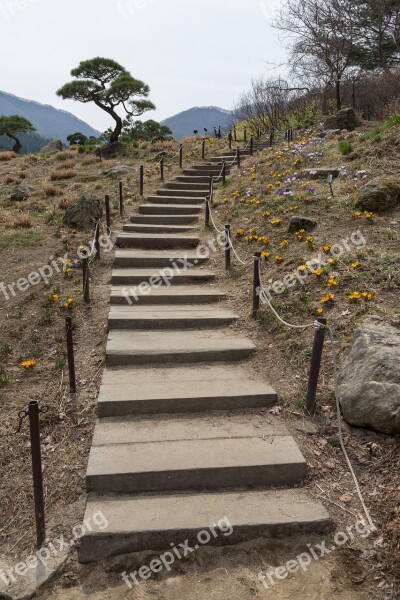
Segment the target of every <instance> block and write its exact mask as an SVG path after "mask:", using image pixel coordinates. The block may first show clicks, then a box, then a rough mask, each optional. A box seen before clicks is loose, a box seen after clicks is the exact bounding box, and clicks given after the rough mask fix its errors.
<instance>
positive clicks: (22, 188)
mask: <svg viewBox="0 0 400 600" xmlns="http://www.w3.org/2000/svg"><path fill="white" fill-rule="evenodd" d="M34 191H35V188H34V186H33V185H28V184H26V183H21V184H20V185H17V186H16V187H15V188H14V189H13V191H12V192H11V196H10V198H11V200H26V199H27V198H29V197H30V196H31V195H32V192H34Z"/></svg>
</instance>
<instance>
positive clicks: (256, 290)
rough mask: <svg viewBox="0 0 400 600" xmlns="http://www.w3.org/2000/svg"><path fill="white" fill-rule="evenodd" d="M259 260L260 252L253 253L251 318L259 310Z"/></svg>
mask: <svg viewBox="0 0 400 600" xmlns="http://www.w3.org/2000/svg"><path fill="white" fill-rule="evenodd" d="M260 260H261V252H255V253H254V257H253V317H255V316H256V315H257V312H258V309H259V308H260V287H261V282H260Z"/></svg>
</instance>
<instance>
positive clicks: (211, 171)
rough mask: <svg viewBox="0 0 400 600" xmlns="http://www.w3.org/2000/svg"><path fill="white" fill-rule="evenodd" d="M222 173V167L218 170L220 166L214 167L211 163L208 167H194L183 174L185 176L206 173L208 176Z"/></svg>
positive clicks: (204, 165)
mask: <svg viewBox="0 0 400 600" xmlns="http://www.w3.org/2000/svg"><path fill="white" fill-rule="evenodd" d="M220 172H221V167H219V168H218V166H216V165H214V164H213V163H210V164H208V165H207V164H203V165H194V166H193V167H191V168H190V169H188V170H184V171H183V174H184V175H192V174H195V175H196V174H197V175H203V174H204V173H207V175H218V174H219V173H220Z"/></svg>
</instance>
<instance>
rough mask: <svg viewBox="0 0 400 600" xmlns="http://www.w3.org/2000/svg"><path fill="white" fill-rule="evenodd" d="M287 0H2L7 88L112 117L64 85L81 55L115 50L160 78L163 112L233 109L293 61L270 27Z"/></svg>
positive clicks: (103, 124) (158, 98) (80, 112)
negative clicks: (64, 94) (65, 93)
mask: <svg viewBox="0 0 400 600" xmlns="http://www.w3.org/2000/svg"><path fill="white" fill-rule="evenodd" d="M278 5H279V0H0V27H1V29H0V31H1V35H0V48H1V55H2V57H3V60H2V66H1V68H2V71H1V81H0V89H1V90H3V91H5V92H9V93H12V94H15V95H17V96H21V97H23V98H28V99H30V100H36V101H38V102H43V103H46V104H52V105H53V106H56V107H57V108H62V109H64V110H69V111H71V112H73V113H74V114H76V115H77V116H78V117H80V118H82V119H84V120H85V121H87V122H88V123H89V124H90V125H92V126H93V127H96V128H97V129H100V130H102V131H103V130H104V129H106V128H107V127H108V126H109V125H111V124H112V122H111V121H110V118H109V117H108V115H106V113H103V112H102V111H101V109H99V108H97V107H95V106H94V105H90V104H88V105H84V104H81V103H78V102H73V101H65V100H62V99H60V98H58V97H57V96H56V94H55V90H56V89H58V88H59V87H60V86H61V85H62V84H64V83H65V82H67V81H69V80H70V75H69V74H70V71H71V69H72V68H74V67H75V66H77V65H78V64H79V62H80V61H81V60H85V59H88V58H93V57H95V56H103V57H107V58H112V59H114V60H116V61H118V62H119V63H121V64H122V65H123V66H124V67H125V68H126V69H128V70H129V71H130V72H131V73H132V75H133V76H134V77H137V78H138V79H142V80H143V81H145V82H146V83H147V84H149V85H150V88H151V95H150V99H151V100H152V101H153V102H154V103H155V104H156V106H157V110H156V111H153V112H149V113H146V115H145V118H154V119H157V120H161V119H164V118H166V117H169V116H172V115H174V114H176V113H178V112H180V111H182V110H186V109H188V108H191V107H192V106H210V105H214V106H221V107H222V108H228V109H229V108H232V105H233V104H234V102H235V101H236V99H237V98H238V96H239V95H240V94H241V93H242V92H243V91H245V90H246V89H247V88H248V86H249V84H250V81H251V79H252V78H254V77H258V76H260V75H263V74H265V75H271V74H276V73H277V72H278V71H276V70H275V71H271V66H270V65H269V64H267V63H271V62H274V63H282V62H284V60H285V54H284V51H283V49H282V48H281V47H280V45H279V40H278V36H277V32H276V31H275V30H273V29H272V28H271V26H270V22H271V18H272V15H273V14H274V10H275V9H276V7H277V6H278Z"/></svg>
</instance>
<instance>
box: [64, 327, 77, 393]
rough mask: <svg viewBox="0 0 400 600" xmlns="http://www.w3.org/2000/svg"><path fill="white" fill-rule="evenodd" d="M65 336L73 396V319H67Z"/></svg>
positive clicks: (74, 380)
mask: <svg viewBox="0 0 400 600" xmlns="http://www.w3.org/2000/svg"><path fill="white" fill-rule="evenodd" d="M65 335H66V339H67V354H68V372H69V391H70V393H71V394H76V378H75V359H74V342H73V339H72V319H71V317H65Z"/></svg>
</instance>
